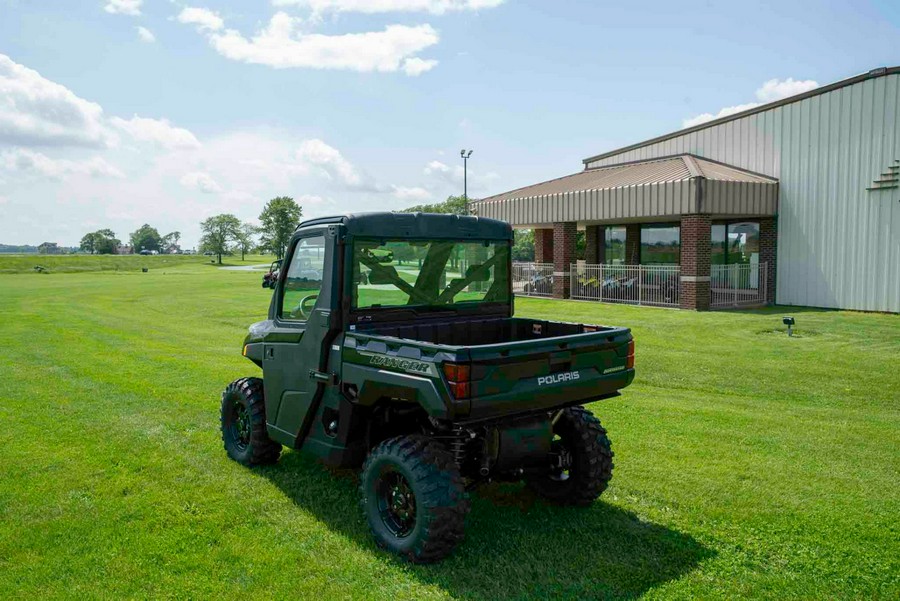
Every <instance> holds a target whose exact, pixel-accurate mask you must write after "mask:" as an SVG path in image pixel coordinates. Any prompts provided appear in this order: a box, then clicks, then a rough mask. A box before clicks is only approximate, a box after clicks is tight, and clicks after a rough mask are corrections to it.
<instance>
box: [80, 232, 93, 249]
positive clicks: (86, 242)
mask: <svg viewBox="0 0 900 601" xmlns="http://www.w3.org/2000/svg"><path fill="white" fill-rule="evenodd" d="M79 246H80V247H81V250H83V251H84V252H87V253H91V254H94V251H95V250H97V233H96V232H91V233H90V234H85V235H84V237H83V238H82V239H81V243H80V244H79Z"/></svg>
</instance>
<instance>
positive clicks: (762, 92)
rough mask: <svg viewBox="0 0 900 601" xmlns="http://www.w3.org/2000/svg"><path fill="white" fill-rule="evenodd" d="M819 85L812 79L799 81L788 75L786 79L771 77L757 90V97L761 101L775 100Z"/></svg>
mask: <svg viewBox="0 0 900 601" xmlns="http://www.w3.org/2000/svg"><path fill="white" fill-rule="evenodd" d="M818 87H819V83H818V82H816V81H813V80H811V79H807V80H803V81H797V80H794V79H793V78H791V77H788V78H787V79H785V80H784V81H779V80H778V79H770V80H769V81H767V82H766V83H764V84H763V85H762V87H761V88H759V89H758V90H756V97H757V98H758V99H759V100H760V101H761V102H775V101H776V100H781V99H782V98H787V97H788V96H796V95H797V94H802V93H803V92H808V91H810V90H814V89H816V88H818Z"/></svg>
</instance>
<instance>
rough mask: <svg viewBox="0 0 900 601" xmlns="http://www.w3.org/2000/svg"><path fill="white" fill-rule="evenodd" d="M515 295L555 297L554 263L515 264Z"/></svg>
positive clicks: (513, 272)
mask: <svg viewBox="0 0 900 601" xmlns="http://www.w3.org/2000/svg"><path fill="white" fill-rule="evenodd" d="M512 268H513V269H512V278H513V293H514V294H521V295H524V296H553V263H518V262H516V263H513V266H512Z"/></svg>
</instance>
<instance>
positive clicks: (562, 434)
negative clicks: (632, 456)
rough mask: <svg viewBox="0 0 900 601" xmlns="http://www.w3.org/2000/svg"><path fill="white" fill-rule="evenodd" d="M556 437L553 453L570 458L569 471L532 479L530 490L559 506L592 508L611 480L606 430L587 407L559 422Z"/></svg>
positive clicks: (571, 411) (570, 412) (566, 413)
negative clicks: (590, 506)
mask: <svg viewBox="0 0 900 601" xmlns="http://www.w3.org/2000/svg"><path fill="white" fill-rule="evenodd" d="M553 434H554V437H553V438H554V440H553V443H552V452H553V453H554V454H560V453H562V454H564V455H565V454H567V455H568V457H567V462H566V463H567V465H568V469H562V468H557V469H556V470H554V471H553V472H551V473H549V474H546V475H541V476H533V477H531V478H529V479H528V480H527V485H528V487H529V488H530V489H531V490H533V491H534V492H536V493H537V494H538V495H540V496H541V497H543V498H545V499H547V500H548V501H550V502H552V503H556V504H558V505H577V506H582V507H584V506H587V505H590V504H591V503H593V502H594V501H595V500H596V499H597V497H599V496H600V494H601V493H603V491H604V490H606V487H607V486H608V485H609V481H610V479H611V478H612V470H613V461H612V459H613V452H612V443H610V441H609V437H608V436H607V435H606V430H605V429H604V428H603V426H601V425H600V421H599V420H598V419H597V418H596V417H594V415H593V414H592V413H591V412H590V411H588V410H587V409H585V408H584V407H570V408H568V409H564V410H563V412H562V415H560V416H559V419H558V420H556V424H555V425H554V426H553Z"/></svg>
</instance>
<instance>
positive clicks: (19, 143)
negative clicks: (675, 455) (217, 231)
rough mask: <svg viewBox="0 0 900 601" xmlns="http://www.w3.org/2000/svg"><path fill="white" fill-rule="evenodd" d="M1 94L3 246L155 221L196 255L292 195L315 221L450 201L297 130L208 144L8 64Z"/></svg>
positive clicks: (1, 60) (0, 59)
mask: <svg viewBox="0 0 900 601" xmlns="http://www.w3.org/2000/svg"><path fill="white" fill-rule="evenodd" d="M0 91H2V93H0V196H2V197H3V198H4V205H3V207H2V209H3V210H2V220H3V226H4V231H5V232H6V233H5V234H4V235H5V236H6V237H7V239H6V240H4V242H9V243H15V244H18V243H26V242H29V243H33V242H41V241H43V240H51V241H57V242H60V243H63V244H76V243H77V242H78V240H79V239H80V237H81V236H82V235H84V233H85V232H86V231H92V230H96V229H98V228H100V227H111V228H112V229H113V230H114V231H116V232H117V233H119V234H120V235H121V236H124V235H127V232H130V231H133V230H134V229H135V228H137V227H139V226H140V225H141V224H142V223H150V224H152V225H153V226H154V227H157V228H158V229H160V230H161V231H163V230H164V231H173V230H179V231H181V232H183V233H184V247H185V248H190V247H192V246H193V245H195V244H196V243H197V240H199V237H200V232H199V222H200V221H201V220H203V219H205V218H206V217H209V216H211V215H215V214H217V213H223V212H228V213H234V214H235V215H237V216H238V217H239V218H240V219H241V220H252V219H254V218H255V217H256V216H257V215H258V214H259V212H260V210H261V209H262V207H263V205H264V204H265V202H266V201H267V200H268V199H270V198H273V197H275V196H279V195H284V194H288V195H292V196H294V197H295V198H296V199H297V201H298V202H299V203H300V204H301V205H302V206H303V208H304V216H305V217H320V216H324V215H328V214H333V213H335V212H354V211H367V210H373V209H374V208H378V209H382V210H391V209H400V208H403V207H406V206H409V205H413V204H419V203H420V202H424V201H430V200H431V199H432V198H434V197H439V196H441V194H437V193H435V191H436V190H438V186H434V187H433V186H432V183H431V182H425V184H424V185H419V184H418V183H415V182H407V181H403V180H402V179H397V180H391V179H388V177H387V176H386V175H383V172H400V168H399V167H397V166H396V165H395V164H393V163H392V162H391V161H386V162H384V163H381V164H378V166H377V169H379V171H378V172H377V173H378V175H379V177H373V175H371V173H372V172H374V169H376V167H373V168H372V170H367V169H365V168H363V166H361V165H357V164H354V162H352V161H351V160H349V159H348V158H347V157H346V155H345V154H344V153H342V152H341V151H340V150H339V149H338V148H336V147H335V146H333V145H331V144H329V143H327V141H326V140H325V139H318V138H310V139H304V138H303V137H302V136H301V137H300V138H299V142H298V138H297V136H296V134H295V133H294V132H286V131H282V130H280V129H269V128H254V129H249V130H239V131H231V132H227V133H224V134H221V135H218V136H213V137H210V138H209V139H204V140H203V144H202V145H201V144H200V142H199V141H198V140H197V138H196V136H195V135H194V134H193V133H191V132H190V131H188V130H187V129H183V128H179V127H176V126H175V125H173V124H171V123H170V122H169V121H168V120H166V119H150V118H147V117H139V116H134V117H130V118H121V117H113V116H108V115H106V113H105V112H104V111H103V109H102V107H101V106H100V105H98V104H95V103H91V102H88V101H86V100H84V99H81V98H79V97H77V96H76V95H74V94H73V93H72V92H70V91H69V90H67V89H66V88H65V87H63V86H60V85H58V84H56V83H54V82H52V81H49V80H46V79H44V78H43V77H41V76H40V75H39V74H38V73H36V72H35V71H32V70H30V69H27V68H25V67H23V66H21V65H17V64H16V63H14V62H12V61H11V60H10V59H8V58H7V57H4V56H2V55H0ZM116 141H120V142H121V143H120V144H114V143H115V142H116ZM132 146H137V150H138V151H137V152H134V151H132ZM45 147H46V149H45ZM92 147H93V148H92ZM394 170H395V171H394ZM470 175H471V172H470ZM446 187H447V188H450V186H446ZM299 190H302V191H304V194H303V195H302V196H301V195H298V194H297V193H296V192H297V191H299ZM454 191H455V190H454ZM334 199H340V200H339V202H336V201H335V200H334ZM121 236H120V237H121Z"/></svg>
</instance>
